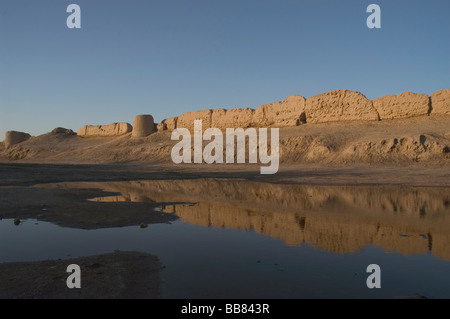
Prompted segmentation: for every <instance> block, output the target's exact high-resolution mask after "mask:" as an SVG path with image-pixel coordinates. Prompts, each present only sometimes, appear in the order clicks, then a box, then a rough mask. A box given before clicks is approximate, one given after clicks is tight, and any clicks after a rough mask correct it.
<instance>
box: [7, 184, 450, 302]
mask: <svg viewBox="0 0 450 319" xmlns="http://www.w3.org/2000/svg"><path fill="white" fill-rule="evenodd" d="M64 186H65V187H82V188H85V187H88V186H89V187H96V188H101V189H105V190H107V191H109V192H117V194H118V195H117V196H109V197H103V198H95V199H91V200H92V201H94V202H95V201H130V202H133V201H139V202H145V201H147V202H160V203H168V202H174V201H179V202H181V201H184V202H191V203H194V205H187V204H184V205H169V204H167V205H162V207H161V208H160V209H161V210H162V211H164V212H167V213H172V214H177V215H178V216H179V217H180V219H179V220H177V221H175V222H171V223H164V224H152V225H148V227H147V228H143V229H141V228H140V227H139V225H136V226H129V227H118V228H107V229H92V230H83V229H74V228H64V227H60V226H58V225H55V224H53V223H49V222H42V221H37V220H33V219H28V220H25V221H23V222H22V223H21V224H20V225H19V226H15V225H14V223H13V220H11V219H4V220H0V251H1V254H0V262H8V261H32V260H43V259H58V258H61V259H65V258H72V257H80V256H87V255H94V254H100V253H107V252H112V251H114V250H131V251H145V252H149V253H152V254H155V255H157V256H158V257H159V258H160V260H161V262H162V263H163V264H164V266H165V268H164V269H163V271H162V278H163V297H164V298H397V297H398V298H401V297H414V296H419V295H420V296H426V297H429V298H450V276H448V273H449V271H450V205H449V196H450V195H449V190H448V189H425V188H376V187H372V188H368V187H346V186H342V187H340V186H332V187H331V186H305V185H277V184H266V183H256V182H246V181H241V182H236V181H233V182H230V181H226V180H208V179H204V180H184V181H139V182H138V181H136V182H110V183H71V184H70V185H64ZM58 187H61V185H58ZM119 193H120V194H119ZM369 264H378V265H379V266H380V267H381V288H380V289H369V288H368V287H367V285H366V279H367V277H368V275H369V274H368V273H366V268H367V266H368V265H369Z"/></svg>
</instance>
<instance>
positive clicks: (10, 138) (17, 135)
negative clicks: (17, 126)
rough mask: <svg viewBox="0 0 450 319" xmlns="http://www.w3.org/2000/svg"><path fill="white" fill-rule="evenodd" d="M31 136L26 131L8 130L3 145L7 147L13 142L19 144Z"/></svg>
mask: <svg viewBox="0 0 450 319" xmlns="http://www.w3.org/2000/svg"><path fill="white" fill-rule="evenodd" d="M30 137H31V135H30V134H28V133H23V132H16V131H8V132H6V136H5V146H6V147H7V148H8V147H10V146H13V145H15V144H19V143H21V142H23V141H26V140H28V139H29V138H30Z"/></svg>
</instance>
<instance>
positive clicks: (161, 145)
mask: <svg viewBox="0 0 450 319" xmlns="http://www.w3.org/2000/svg"><path fill="white" fill-rule="evenodd" d="M177 142H178V141H172V140H171V133H170V132H169V131H162V132H156V133H153V134H151V135H149V136H148V137H144V138H132V137H131V133H128V134H126V135H123V136H119V137H93V138H82V137H79V136H77V135H67V134H61V133H47V134H44V135H41V136H37V137H32V138H30V139H29V140H27V141H24V142H22V143H19V144H16V145H13V146H11V147H9V148H5V147H4V146H1V147H0V162H4V163H5V162H16V163H17V162H21V163H52V164H57V163H58V164H79V163H86V164H87V163H96V164H99V163H118V162H139V163H154V162H157V163H165V164H172V160H171V150H172V147H173V146H174V145H175V144H176V143H177ZM206 143H207V142H205V144H206ZM280 163H281V167H280V169H283V166H286V165H289V166H291V167H292V166H293V165H304V164H308V165H309V164H311V165H313V164H317V165H333V166H345V167H349V166H352V165H360V164H367V165H370V166H372V167H375V166H386V165H399V166H404V165H409V164H413V163H423V164H424V165H425V166H430V165H432V166H435V167H436V166H439V167H442V166H446V167H449V166H450V115H433V116H420V117H414V118H408V119H393V120H385V121H349V122H334V123H319V124H303V125H300V126H296V127H287V128H280ZM210 166H212V165H206V167H207V168H204V169H205V170H207V169H209V168H210Z"/></svg>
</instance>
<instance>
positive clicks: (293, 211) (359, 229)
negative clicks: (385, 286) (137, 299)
mask: <svg viewBox="0 0 450 319" xmlns="http://www.w3.org/2000/svg"><path fill="white" fill-rule="evenodd" d="M74 185H77V187H87V185H89V187H97V188H102V189H105V190H106V191H112V192H121V193H122V194H123V195H122V196H118V197H116V200H119V201H121V200H125V201H141V200H145V201H154V202H197V205H196V206H193V207H189V206H177V207H176V208H175V209H176V213H177V214H178V215H179V216H180V217H182V218H183V219H184V220H186V221H188V222H191V223H194V224H200V225H205V226H208V225H210V226H214V227H227V228H240V229H252V228H253V229H255V231H257V232H259V233H261V234H265V235H269V236H272V237H274V238H279V239H282V240H283V241H284V242H286V243H287V244H288V245H297V244H300V243H303V242H305V243H308V244H311V245H314V246H317V247H320V248H322V249H325V250H328V251H332V252H339V253H343V252H356V251H359V250H360V249H362V248H363V247H365V246H366V245H368V244H374V245H377V246H380V247H383V248H385V249H387V250H392V251H399V252H401V253H404V254H413V253H425V252H427V251H429V250H431V252H432V253H433V254H434V255H436V256H438V257H441V258H446V259H450V248H449V247H450V191H449V189H445V188H420V187H415V188H402V187H363V186H310V185H296V184H269V183H258V182H248V181H243V180H234V181H233V180H220V179H193V180H155V181H129V182H107V183H71V184H70V186H72V187H73V186H74ZM430 234H431V236H430ZM404 235H406V236H404Z"/></svg>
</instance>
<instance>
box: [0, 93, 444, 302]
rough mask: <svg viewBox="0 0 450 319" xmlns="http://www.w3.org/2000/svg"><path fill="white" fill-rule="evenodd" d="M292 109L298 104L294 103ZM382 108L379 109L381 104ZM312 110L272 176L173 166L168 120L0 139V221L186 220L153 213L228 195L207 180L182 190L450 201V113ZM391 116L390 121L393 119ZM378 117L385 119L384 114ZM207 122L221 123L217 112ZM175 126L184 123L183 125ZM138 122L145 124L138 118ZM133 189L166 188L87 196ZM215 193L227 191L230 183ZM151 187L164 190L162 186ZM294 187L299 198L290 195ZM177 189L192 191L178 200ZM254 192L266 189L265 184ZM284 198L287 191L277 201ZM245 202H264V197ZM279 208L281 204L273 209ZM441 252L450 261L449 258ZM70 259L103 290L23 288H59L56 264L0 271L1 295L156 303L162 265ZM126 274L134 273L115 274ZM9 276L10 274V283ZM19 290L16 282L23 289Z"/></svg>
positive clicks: (285, 137)
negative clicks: (374, 191) (434, 194)
mask: <svg viewBox="0 0 450 319" xmlns="http://www.w3.org/2000/svg"><path fill="white" fill-rule="evenodd" d="M296 101H297V100H296ZM427 101H428V100H427ZM287 102H289V103H291V102H292V98H291V100H288V101H287ZM287 102H286V103H287ZM289 103H288V104H289ZM301 103H304V101H303V102H301ZM377 103H378V104H379V105H381V109H382V107H383V103H382V101H378V102H377ZM306 105H307V106H308V103H306ZM281 106H282V105H281V104H280V105H278V104H277V105H276V107H281ZM265 108H266V109H267V106H265ZM263 109H264V108H263ZM264 110H265V109H264ZM378 110H380V106H379V108H378ZM245 112H247V113H248V112H250V111H245ZM251 112H253V111H251ZM255 112H256V111H255ZM264 112H265V113H264ZM264 112H263V113H262V114H266V115H267V114H268V112H267V111H264ZM306 112H307V113H306V117H305V119H306V123H300V122H301V121H300V122H299V121H297V122H296V123H295V125H294V126H287V127H286V126H284V127H281V128H280V167H279V171H278V172H277V173H276V174H273V175H261V174H260V171H259V169H260V166H261V164H260V163H257V164H174V163H173V162H172V160H171V155H170V154H171V150H172V147H173V146H174V145H175V144H176V143H177V141H174V140H171V130H170V128H169V129H167V123H170V121H166V123H161V124H164V125H159V124H158V127H157V125H155V127H154V128H153V126H152V128H151V129H149V130H148V127H147V128H145V127H144V131H146V132H147V133H146V134H140V135H139V134H138V135H136V134H135V133H133V132H130V131H129V126H124V129H123V130H122V128H121V127H118V126H115V128H117V127H118V131H117V130H116V131H117V132H119V133H118V134H117V136H87V135H88V131H89V128H88V127H85V128H82V129H80V131H82V133H81V134H80V131H79V133H78V135H77V134H75V133H73V132H72V131H71V130H68V129H62V128H58V129H55V130H53V131H52V132H50V133H47V134H43V135H40V136H36V137H25V138H24V141H22V142H19V143H14V145H6V144H7V143H6V142H3V143H0V218H2V219H14V220H17V221H18V223H20V220H23V219H27V218H33V219H38V220H43V221H49V222H52V223H56V224H58V225H60V226H63V227H73V228H80V229H99V228H108V227H123V226H137V227H138V226H139V225H141V226H142V225H144V226H143V227H145V225H148V224H152V223H168V222H171V221H174V220H176V219H178V218H179V217H178V216H177V215H176V214H170V213H169V214H167V213H164V212H162V211H160V210H157V209H155V208H160V207H161V206H162V205H164V206H167V205H170V204H171V203H173V204H176V203H180V202H183V201H186V202H188V201H191V202H195V201H197V200H199V199H201V197H202V196H203V197H204V198H206V197H208V196H216V197H217V198H220V197H221V193H220V192H216V193H214V191H213V189H212V188H211V187H212V186H211V184H207V185H208V187H205V186H198V185H202V182H199V183H198V184H189V183H186V181H190V180H192V181H217V180H226V181H228V182H230V181H231V182H235V184H236V185H238V184H239V183H240V182H242V181H244V182H248V183H259V184H262V185H264V184H274V185H284V186H288V185H296V187H299V186H301V185H316V186H327V185H334V186H345V187H352V186H355V187H363V186H377V187H391V188H392V189H402V188H404V187H415V188H420V187H427V188H435V189H437V190H438V192H441V193H443V194H444V195H443V196H444V197H445V196H446V195H445V193H446V192H448V190H449V188H450V114H445V112H442V114H433V113H431V114H419V115H417V116H412V117H408V116H401V117H400V118H390V117H389V116H387V118H385V119H383V120H376V119H372V118H370V119H364V118H361V117H360V118H356V119H351V120H345V118H344V119H342V120H339V121H333V119H331V121H325V122H323V121H319V120H317V119H318V118H320V116H319V117H318V116H317V114H316V113H314V112H313V111H311V110H310V113H308V108H306ZM384 112H385V113H383V114H388V115H389V114H390V113H389V112H387V113H386V111H384ZM260 113H261V112H260ZM224 114H225V113H224ZM255 114H256V113H255ZM277 114H278V113H277ZM308 114H309V117H308ZM374 114H376V116H377V118H378V119H380V114H381V113H380V112H378V113H376V112H375V113H374ZM331 116H333V114H331ZM391 117H392V116H391ZM393 117H395V116H393ZM211 118H212V120H214V113H212V117H211ZM211 118H210V119H211ZM301 119H302V117H300V120H301ZM308 120H310V121H309V122H308ZM151 121H153V119H151ZM178 124H179V125H180V119H178ZM152 125H153V124H152ZM210 125H212V124H211V123H210ZM134 126H135V127H140V126H142V125H141V124H139V121H138V123H137V124H136V123H135V125H134ZM144 126H145V125H144ZM269 126H270V125H269ZM272 126H273V127H277V125H276V123H275V124H273V123H272ZM130 127H131V126H130ZM149 132H151V133H149ZM94 135H95V134H94ZM136 181H143V182H146V183H149V181H150V182H151V181H153V182H154V183H156V184H158V183H160V184H158V185H159V186H161V189H165V190H166V193H165V194H166V196H164V197H157V196H156V197H155V198H150V200H149V199H147V200H143V201H139V200H137V201H136V202H134V203H130V201H129V200H130V199H128V200H120V199H117V200H116V201H115V202H109V201H105V202H103V201H101V200H99V201H96V202H95V201H87V200H86V199H88V198H97V197H98V198H102V197H107V196H118V197H120V196H126V194H127V190H126V189H121V188H120V186H118V185H115V184H114V183H116V182H129V183H133V182H136ZM181 181H183V182H181ZM164 183H168V184H167V185H172V186H174V185H175V186H176V185H178V186H179V187H178V188H177V187H173V188H170V187H168V186H164V185H166V184H164ZM186 185H187V186H186ZM172 186H171V187H172ZM140 187H142V185H141V186H140ZM183 187H184V189H183ZM196 187H197V188H196ZM198 187H200V188H198ZM202 187H203V188H202ZM214 187H218V186H217V185H216V186H214ZM150 188H151V187H150ZM219 189H222V190H223V192H226V188H225V187H222V188H219ZM151 191H152V192H153V193H154V192H157V190H155V189H151ZM216 191H217V190H216ZM287 191H288V192H294V193H296V192H299V190H294V189H290V190H287ZM136 192H137V193H139V192H138V191H136ZM180 192H181V193H183V194H191V193H192V194H196V195H195V196H194V195H192V194H191V195H192V196H187V195H186V196H184V197H183V196H177V195H179V194H180ZM255 192H256V193H258V192H261V194H263V193H264V192H263V191H262V190H261V189H260V188H258V187H256V188H255ZM283 192H284V191H283V190H280V193H279V194H282V193H283ZM300 193H301V191H300ZM141 195H142V196H145V194H141ZM266 195H267V194H266ZM269 195H270V196H275V197H276V196H277V194H269ZM269 195H267V196H269ZM441 195H442V194H441ZM128 196H129V197H130V196H131V195H128ZM136 196H137V195H136ZM261 196H263V195H261ZM402 196H403V195H402ZM405 196H406V195H405ZM263 197H264V196H263ZM280 197H281V195H280ZM222 200H223V202H224V203H226V202H227V201H230V197H227V196H225V197H224V198H222ZM239 200H242V199H239ZM245 200H246V201H248V202H253V203H256V204H257V203H258V197H249V198H247V199H245ZM371 200H372V199H371ZM261 203H262V205H265V204H267V197H266V198H261ZM275 208H276V207H275V206H274V211H275V210H276V209H275ZM149 211H150V213H149ZM433 227H434V226H433ZM436 227H438V226H436ZM444 241H445V240H444ZM408 249H409V248H408ZM442 254H443V255H445V256H446V253H442ZM75 261H77V262H80V263H81V264H82V265H84V266H86V267H87V269H90V270H91V271H90V274H89V277H88V279H86V280H94V281H95V280H96V279H95V278H97V281H98V282H103V284H102V285H103V286H101V287H100V288H98V289H99V290H95V289H94V290H93V291H85V292H83V294H78V295H77V294H76V293H74V292H73V291H70V290H68V289H63V290H61V291H59V290H54V289H53V288H52V286H51V285H52V283H48V284H46V283H44V282H42V285H40V286H42V289H34V290H33V289H28V286H27V282H28V283H29V282H33V280H34V279H35V280H38V281H39V280H41V281H45V278H47V277H48V278H53V279H54V280H53V282H57V281H58V280H60V279H61V278H59V277H58V276H56V275H53V274H52V273H51V271H50V270H49V269H56V268H57V267H61V266H60V263H59V262H58V261H40V262H30V263H7V264H2V265H0V270H1V271H0V273H1V274H2V277H0V282H1V283H2V284H1V286H2V287H8V289H6V290H5V289H2V292H1V293H2V294H1V295H0V297H2V298H54V297H63V298H77V297H80V298H92V297H100V298H114V297H118V298H122V297H131V298H133V297H136V296H144V297H150V298H155V297H158V296H159V289H160V283H159V280H160V279H159V271H160V269H161V264H160V262H159V261H158V259H157V257H154V256H151V255H147V254H145V253H142V254H141V253H137V252H116V253H111V254H107V255H101V256H90V257H83V258H81V259H78V260H75ZM119 263H120V267H119V266H118V265H119ZM93 265H95V267H94V266H93ZM99 265H100V266H99ZM149 265H150V266H149ZM123 267H125V268H127V267H128V268H130V267H131V268H133V269H134V268H136V269H137V270H136V271H129V272H123V271H120V269H122V268H123ZM143 267H150V268H151V269H152V271H151V272H149V273H146V275H145V276H149V277H151V278H150V279H149V280H148V281H146V282H147V284H146V285H137V286H136V285H135V282H136V278H138V277H139V276H141V275H142V276H144V275H143V274H142V273H143V271H142V269H143ZM103 268H105V269H103ZM131 268H130V269H131ZM27 269H33V271H28V270H27ZM99 270H101V271H99ZM37 273H45V276H43V277H41V278H40V279H36V278H37V277H39V276H38V275H37ZM5 274H8V276H7V277H5ZM110 276H111V277H114V276H116V277H117V276H122V277H121V278H122V279H123V281H124V282H125V283H126V284H124V286H123V289H121V290H120V291H118V292H117V293H114V294H113V293H110V291H112V289H113V288H112V287H108V284H111V285H112V283H108V281H106V282H105V281H104V280H103V279H102V278H104V277H110ZM18 278H22V279H18ZM24 278H25V279H24ZM33 278H34V279H33ZM17 282H19V283H20V284H16V283H17ZM5 285H6V286H5Z"/></svg>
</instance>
